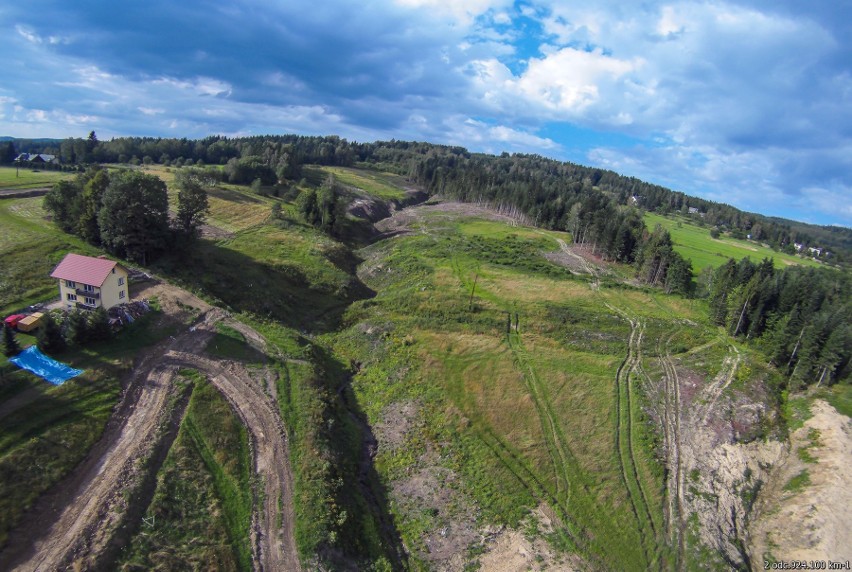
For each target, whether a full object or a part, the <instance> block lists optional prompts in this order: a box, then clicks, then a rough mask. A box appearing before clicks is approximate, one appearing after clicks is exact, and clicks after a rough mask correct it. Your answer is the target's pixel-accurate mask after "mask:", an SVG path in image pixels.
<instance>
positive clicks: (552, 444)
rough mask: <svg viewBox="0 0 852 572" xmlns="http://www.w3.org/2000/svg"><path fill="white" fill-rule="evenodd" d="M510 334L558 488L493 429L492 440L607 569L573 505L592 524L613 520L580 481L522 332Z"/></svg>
mask: <svg viewBox="0 0 852 572" xmlns="http://www.w3.org/2000/svg"><path fill="white" fill-rule="evenodd" d="M508 337H509V342H508V343H509V346H510V349H511V350H512V352H513V354H514V357H515V361H516V363H517V365H518V367H519V369H520V373H521V375H522V376H523V378H524V384H525V385H526V387H527V391H529V392H530V396H531V397H532V399H533V403H534V404H535V407H536V410H537V413H538V417H539V421H540V423H541V426H542V433H543V435H544V438H545V441H546V443H547V448H548V453H549V455H550V457H551V461H552V463H553V465H554V472H555V474H556V476H557V489H556V491H555V492H550V491H548V490H547V489H546V488H545V487H544V485H543V484H542V483H541V481H540V480H539V479H538V477H537V476H535V474H534V472H533V471H532V469H531V468H529V467H527V466H526V465H525V464H524V463H523V462H522V461H521V460H520V458H519V457H518V456H517V454H515V453H513V452H512V451H511V450H510V449H509V448H508V447H507V446H506V445H505V443H503V442H502V440H501V439H500V438H499V437H497V436H496V435H494V434H493V433H492V432H490V431H489V432H488V434H489V435H490V437H491V438H492V439H494V441H496V445H497V446H498V447H502V452H503V455H506V456H509V457H510V458H511V459H512V460H513V461H514V462H515V463H517V464H518V465H520V466H521V468H522V469H523V470H524V471H525V472H526V473H528V474H529V475H530V476H531V477H532V481H533V482H534V483H535V484H536V485H537V486H538V487H539V490H540V491H541V492H542V493H544V494H545V495H546V496H545V497H542V496H541V494H538V495H536V494H534V496H536V498H537V500H539V501H543V502H546V503H547V504H549V505H550V506H551V508H552V509H553V510H555V511H557V512H558V513H559V514H558V516H559V518H561V519H562V521H563V522H564V523H565V525H566V526H567V528H568V533H569V536H570V538H571V541H572V542H573V543H574V545H575V546H576V547H577V549H578V551H580V552H581V553H582V554H583V556H584V557H585V558H586V559H588V560H590V561H592V562H597V563H598V564H599V565H600V566H599V568H600V569H605V568H606V566H605V565H604V563H603V562H602V561H600V557H599V556H598V555H597V554H595V553H594V552H592V546H591V545H592V544H593V542H591V541H593V540H594V537H593V536H592V535H589V534H588V533H584V528H583V527H582V526H580V524H579V523H578V522H577V521H576V519H574V518H573V517H572V516H570V512H569V508H570V505H574V506H577V505H580V506H582V510H583V511H584V513H585V514H586V515H587V518H589V519H590V524H594V525H595V526H599V527H602V528H605V527H607V526H609V525H610V523H609V522H604V521H602V520H601V519H602V518H603V517H604V515H602V514H601V513H600V512H599V511H595V510H593V509H592V507H593V506H594V505H595V504H596V502H597V501H596V500H595V499H594V498H593V497H592V496H590V495H589V492H588V489H587V488H586V484H585V483H583V482H579V483H578V482H576V481H577V480H578V479H579V480H580V481H582V470H581V468H580V464H579V462H578V461H577V458H576V457H575V456H574V453H573V452H572V451H571V448H570V447H569V446H568V445H567V443H566V442H565V441H566V440H565V435H564V434H563V432H562V429H561V428H560V427H559V425H558V423H557V421H556V417H555V414H554V413H553V409H552V408H551V406H550V401H549V400H548V399H547V398H546V397H545V396H544V395H543V391H544V390H543V389H542V387H541V385H542V384H541V380H540V379H539V377H538V374H537V373H536V371H535V368H534V367H533V365H532V362H531V358H530V356H529V352H528V351H527V349H526V348H525V347H524V345H523V341H522V339H521V334H520V331H516V332H513V333H510V334H509V336H508ZM483 440H484V439H483ZM486 444H487V445H488V446H489V448H490V449H491V450H492V451H493V452H494V453H495V455H497V456H498V458H500V460H501V461H502V462H503V463H504V465H506V466H507V467H508V468H509V470H510V471H512V473H513V474H515V476H516V477H517V478H518V479H519V480H520V481H521V482H522V483H524V484H525V486H526V488H527V490H530V492H533V488H532V487H531V486H529V485H528V483H527V481H526V480H525V479H524V478H523V477H521V476H520V475H519V474H518V471H516V470H515V469H513V468H512V467H511V466H510V465H509V462H508V461H507V460H505V459H504V458H503V457H501V455H500V454H499V453H498V452H497V450H496V448H495V447H494V446H491V445H489V444H488V443H486ZM554 450H555V452H554ZM570 470H573V471H574V476H575V478H574V479H573V481H572V479H571V473H570ZM560 475H561V476H562V478H563V479H564V481H565V493H564V494H563V495H560V490H559V488H558V480H559V477H560ZM572 484H573V485H574V490H573V494H572V490H571V487H572ZM602 548H603V549H604V550H605V547H602V546H600V545H598V546H597V550H601V549H602Z"/></svg>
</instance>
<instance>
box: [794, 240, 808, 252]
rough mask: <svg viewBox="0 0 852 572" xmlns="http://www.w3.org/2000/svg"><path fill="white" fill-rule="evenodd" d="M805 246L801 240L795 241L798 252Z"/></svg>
mask: <svg viewBox="0 0 852 572" xmlns="http://www.w3.org/2000/svg"><path fill="white" fill-rule="evenodd" d="M804 247H805V245H804V244H802V243H800V242H794V243H793V248H795V249H796V251H797V252H801V251H802V249H803V248H804Z"/></svg>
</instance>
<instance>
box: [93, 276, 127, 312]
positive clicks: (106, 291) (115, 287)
mask: <svg viewBox="0 0 852 572" xmlns="http://www.w3.org/2000/svg"><path fill="white" fill-rule="evenodd" d="M113 270H114V271H115V272H111V273H110V274H109V276H107V279H106V280H105V281H104V284H103V286H101V300H100V301H101V303H102V304H103V306H104V308H106V309H110V308H112V307H113V306H118V305H119V304H124V303H127V302H129V301H130V290H129V289H128V285H127V271H126V270H125V269H124V268H122V267H120V266H116V267H115V268H113ZM119 281H121V282H122V284H119ZM121 292H124V298H121V297H120V293H121Z"/></svg>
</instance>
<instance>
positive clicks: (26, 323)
mask: <svg viewBox="0 0 852 572" xmlns="http://www.w3.org/2000/svg"><path fill="white" fill-rule="evenodd" d="M42 318H44V314H43V313H42V312H36V313H35V314H30V315H29V316H27V317H26V318H24V319H23V320H21V321H20V322H18V330H20V331H22V332H32V331H33V330H35V329H36V328H39V327H41V319H42Z"/></svg>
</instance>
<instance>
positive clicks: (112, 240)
mask: <svg viewBox="0 0 852 572" xmlns="http://www.w3.org/2000/svg"><path fill="white" fill-rule="evenodd" d="M175 183H176V185H177V187H178V200H177V213H176V215H175V217H174V220H171V221H170V219H169V197H168V192H167V189H166V184H165V183H164V182H163V181H162V180H161V179H160V178H159V177H156V176H154V175H148V174H146V173H143V172H140V171H136V170H126V169H125V170H119V171H113V172H110V171H108V170H106V169H102V168H97V167H92V168H89V169H87V170H86V171H85V172H83V173H80V174H79V175H77V177H75V178H74V179H73V180H68V181H59V182H57V183H56V184H54V186H53V188H52V189H51V190H50V191H49V192H48V193H47V195H45V197H44V208H45V210H47V211H48V212H49V213H50V214H51V216H52V218H53V221H54V222H55V223H56V224H57V226H59V228H60V229H62V230H63V231H65V232H67V233H70V234H75V235H77V236H79V237H81V238H82V239H84V240H85V241H87V242H89V243H90V244H93V245H96V246H102V247H104V248H105V249H107V250H108V251H110V252H112V253H113V254H115V255H116V256H120V257H123V258H127V259H129V260H133V261H136V262H139V263H141V264H146V263H147V262H148V261H149V260H150V259H151V257H152V256H156V255H157V254H159V253H161V252H163V251H165V250H166V249H168V248H170V247H172V246H175V245H178V244H182V243H183V242H185V241H186V239H192V238H194V237H196V236H197V235H198V233H199V232H200V228H201V226H202V225H203V224H204V221H205V217H206V215H207V211H208V204H207V193H206V191H205V189H204V184H205V181H204V180H203V179H202V178H201V177H200V176H199V175H198V174H197V173H194V172H192V171H179V172H178V173H177V174H176V177H175Z"/></svg>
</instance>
